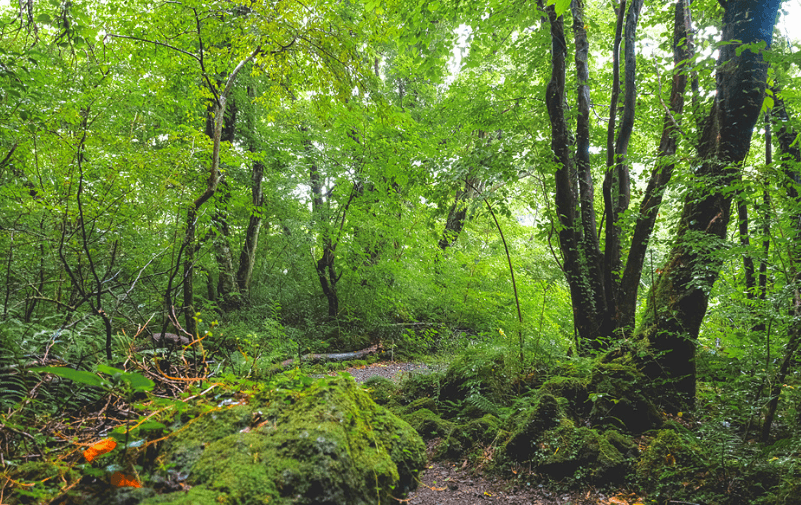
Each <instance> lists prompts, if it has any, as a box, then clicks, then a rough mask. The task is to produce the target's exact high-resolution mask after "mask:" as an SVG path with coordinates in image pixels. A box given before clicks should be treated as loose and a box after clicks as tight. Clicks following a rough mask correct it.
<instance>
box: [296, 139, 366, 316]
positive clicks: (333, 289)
mask: <svg viewBox="0 0 801 505" xmlns="http://www.w3.org/2000/svg"><path fill="white" fill-rule="evenodd" d="M306 150H307V152H309V151H311V142H307V144H306ZM309 181H310V182H311V190H312V214H313V215H314V219H315V221H317V224H318V226H322V227H323V232H322V243H323V254H322V256H321V257H320V259H319V260H317V266H316V269H317V278H318V279H319V280H320V287H321V288H322V290H323V294H324V295H325V297H326V300H328V317H329V318H331V319H334V318H336V317H337V314H339V296H338V295H337V282H338V281H339V276H338V275H337V273H336V268H335V266H334V263H335V261H336V254H335V253H336V244H335V243H334V242H333V241H332V239H331V230H330V223H328V219H327V216H324V215H323V214H324V205H325V200H324V199H323V183H322V180H321V178H320V170H319V169H318V167H317V163H316V162H315V161H314V160H312V162H311V165H310V167H309ZM354 191H357V189H356V186H354ZM343 219H344V217H343Z"/></svg>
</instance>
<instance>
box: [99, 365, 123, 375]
mask: <svg viewBox="0 0 801 505" xmlns="http://www.w3.org/2000/svg"><path fill="white" fill-rule="evenodd" d="M97 371H98V372H100V373H107V374H109V375H118V374H119V375H122V374H124V373H125V370H120V369H119V368H114V367H113V366H108V365H103V364H100V365H97Z"/></svg>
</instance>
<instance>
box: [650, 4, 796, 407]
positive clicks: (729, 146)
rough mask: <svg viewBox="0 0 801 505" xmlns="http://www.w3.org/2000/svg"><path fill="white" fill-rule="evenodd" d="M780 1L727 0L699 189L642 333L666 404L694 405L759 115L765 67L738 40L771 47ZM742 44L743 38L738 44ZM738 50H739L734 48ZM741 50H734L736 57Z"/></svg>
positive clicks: (757, 55) (698, 174) (698, 175)
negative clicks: (705, 330) (708, 323)
mask: <svg viewBox="0 0 801 505" xmlns="http://www.w3.org/2000/svg"><path fill="white" fill-rule="evenodd" d="M780 3H781V2H780V0H767V1H763V0H739V1H735V0H730V1H728V2H725V4H724V5H725V11H724V16H723V36H722V39H723V41H724V42H727V43H726V44H725V45H723V46H722V47H721V49H720V58H719V64H718V72H717V76H716V82H717V84H716V90H717V93H716V96H715V103H714V105H713V106H712V111H711V113H710V115H709V117H708V118H707V121H706V124H705V125H704V132H703V134H702V138H701V141H700V145H699V149H698V150H699V155H700V159H701V160H703V163H702V165H701V166H700V167H699V168H698V169H697V170H696V173H695V178H696V180H697V181H699V182H700V184H696V185H697V187H699V188H700V189H699V190H697V191H692V192H690V193H688V194H687V196H686V197H685V198H686V199H685V204H684V208H683V211H682V215H681V220H680V223H679V228H678V232H677V239H676V243H675V245H674V247H673V250H672V251H671V253H670V257H669V259H668V261H667V264H666V265H665V267H664V268H663V269H662V273H661V274H660V276H659V278H658V280H657V282H656V285H655V286H654V287H652V289H653V295H652V296H650V297H649V302H650V303H651V304H652V305H653V306H652V307H651V309H649V310H648V311H646V320H645V321H644V323H643V326H642V329H641V331H640V334H641V335H642V336H644V337H645V338H647V339H648V341H649V343H650V345H651V347H652V349H653V351H654V352H655V353H656V354H657V363H658V369H659V371H660V375H661V377H662V378H663V379H665V380H666V381H667V382H668V384H669V385H668V388H669V390H668V391H667V392H666V395H665V401H666V402H667V405H666V408H668V409H669V410H674V411H681V410H687V409H690V408H693V407H694V405H695V391H696V365H695V344H696V340H697V338H698V331H699V329H700V326H701V321H702V320H703V317H704V315H705V313H706V308H707V304H708V302H709V291H710V290H711V288H712V285H713V284H714V282H715V280H716V279H717V276H718V274H719V271H720V266H721V259H720V258H719V255H718V253H719V252H720V250H721V247H722V246H723V243H724V239H725V235H726V229H727V226H728V223H729V218H730V215H731V204H732V193H731V191H730V189H731V188H732V187H733V186H735V185H736V184H737V183H738V182H739V180H740V171H739V167H738V165H739V164H740V163H741V162H742V161H743V159H744V158H745V156H746V155H747V154H748V150H749V148H750V144H751V133H752V131H753V128H754V125H755V124H756V121H757V119H758V118H759V112H760V108H761V106H762V99H763V96H764V90H765V81H766V77H767V64H766V63H765V61H764V60H763V59H762V55H761V53H759V52H758V51H757V52H752V51H751V50H748V49H746V50H743V48H741V46H742V44H748V43H756V42H760V41H764V42H766V43H767V45H768V47H769V46H770V43H771V39H772V32H773V26H774V24H775V21H776V14H777V11H778V8H779V5H780ZM737 41H742V42H737ZM738 48H739V50H738ZM738 53H739V54H738Z"/></svg>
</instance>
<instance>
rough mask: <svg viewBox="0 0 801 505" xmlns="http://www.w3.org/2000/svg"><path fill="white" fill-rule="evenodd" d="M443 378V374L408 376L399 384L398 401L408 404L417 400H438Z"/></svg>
mask: <svg viewBox="0 0 801 505" xmlns="http://www.w3.org/2000/svg"><path fill="white" fill-rule="evenodd" d="M444 377H445V373H444V372H432V373H430V374H411V375H409V376H408V377H406V378H405V379H404V380H403V381H402V382H401V383H400V389H401V398H400V401H401V402H402V403H404V404H409V403H411V402H413V401H414V400H417V399H419V398H439V396H440V385H441V383H442V381H443V379H444Z"/></svg>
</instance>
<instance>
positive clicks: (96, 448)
mask: <svg viewBox="0 0 801 505" xmlns="http://www.w3.org/2000/svg"><path fill="white" fill-rule="evenodd" d="M115 447H117V442H115V441H114V440H112V439H110V438H106V439H104V440H101V441H100V442H98V443H96V444H94V445H92V446H91V447H89V448H88V449H86V450H85V451H83V457H84V458H86V461H87V462H91V461H92V460H93V459H95V458H96V457H98V456H102V455H103V454H105V453H107V452H111V451H113V450H114V448H115Z"/></svg>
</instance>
